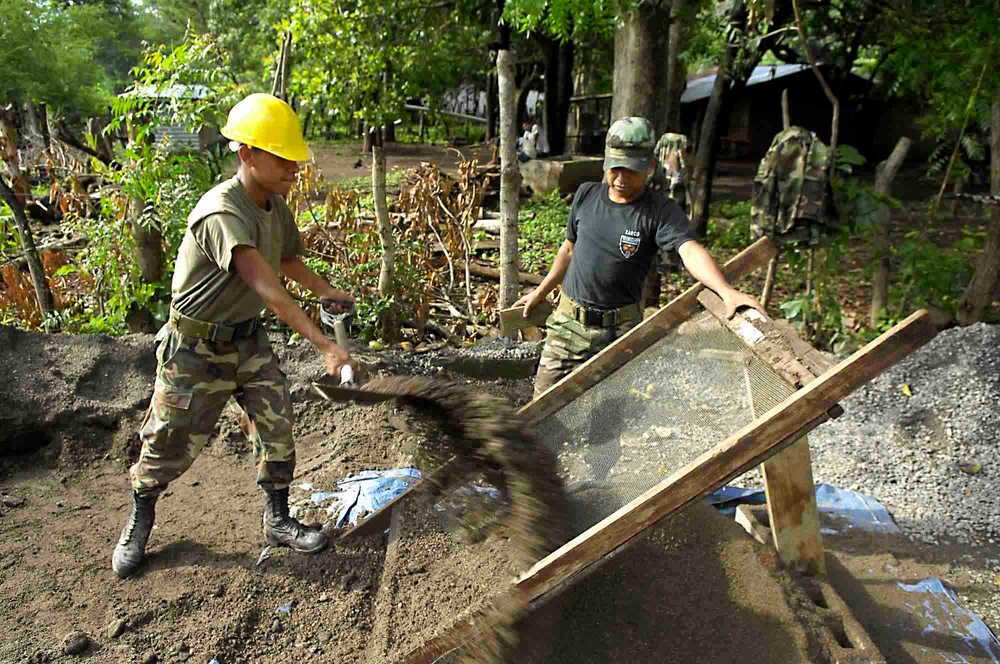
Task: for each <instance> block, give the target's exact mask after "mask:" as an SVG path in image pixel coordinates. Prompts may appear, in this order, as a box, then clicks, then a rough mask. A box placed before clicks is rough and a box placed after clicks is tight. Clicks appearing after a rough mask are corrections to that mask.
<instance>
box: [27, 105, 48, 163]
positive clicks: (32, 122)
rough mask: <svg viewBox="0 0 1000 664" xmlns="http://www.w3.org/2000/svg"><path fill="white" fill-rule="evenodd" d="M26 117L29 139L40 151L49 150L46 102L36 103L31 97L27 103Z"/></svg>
mask: <svg viewBox="0 0 1000 664" xmlns="http://www.w3.org/2000/svg"><path fill="white" fill-rule="evenodd" d="M25 118H26V119H27V125H28V131H27V134H28V140H29V141H31V142H32V143H33V144H34V145H35V148H36V149H37V150H38V151H39V152H48V151H49V140H50V138H49V116H48V111H47V109H46V107H45V104H36V103H34V102H33V101H31V100H30V99H29V100H28V101H27V102H26V104H25Z"/></svg>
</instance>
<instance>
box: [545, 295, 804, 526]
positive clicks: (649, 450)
mask: <svg viewBox="0 0 1000 664" xmlns="http://www.w3.org/2000/svg"><path fill="white" fill-rule="evenodd" d="M793 391H794V390H793V389H792V388H791V387H789V386H788V384H787V383H785V382H784V381H783V380H781V378H779V377H778V375H777V374H776V373H775V372H774V371H773V370H772V369H771V368H770V367H769V366H767V365H765V364H764V363H762V362H761V361H760V360H758V359H757V358H756V356H754V355H753V353H751V352H750V351H749V350H748V349H747V347H746V345H745V344H744V343H743V342H741V341H740V340H739V339H738V338H737V337H736V336H735V335H734V334H733V333H732V332H730V331H729V330H727V329H726V328H725V327H723V326H722V325H721V324H719V322H718V321H717V320H716V319H715V318H714V317H713V316H712V315H711V314H709V313H708V312H703V313H702V314H700V315H698V316H695V317H694V318H692V319H691V320H689V321H687V322H685V323H684V324H682V325H681V326H679V327H678V328H676V329H674V330H673V331H671V332H670V334H668V336H667V337H665V338H664V339H661V340H660V341H658V342H657V343H656V344H654V345H653V346H651V347H650V348H648V349H646V350H645V351H644V352H642V353H641V354H639V355H638V356H636V357H635V358H634V359H632V360H631V361H629V362H628V363H627V364H626V365H625V366H623V367H622V368H620V369H619V370H618V371H616V372H615V373H614V374H612V375H611V376H609V377H608V378H606V379H604V380H603V381H601V382H600V383H598V384H597V385H595V386H594V387H592V388H590V390H588V391H587V392H585V393H584V394H582V395H580V397H578V398H577V399H576V400H574V401H572V402H570V403H569V404H567V405H566V406H564V407H563V408H562V409H561V410H559V411H558V412H556V413H555V414H553V415H550V416H549V417H547V418H545V419H544V420H543V421H542V422H540V423H539V424H538V425H537V426H536V430H537V432H538V435H539V437H540V438H541V440H542V441H543V442H544V443H545V444H546V445H547V446H549V447H550V448H551V449H552V450H553V451H555V452H556V453H557V455H558V458H559V466H560V472H561V473H562V474H563V478H564V480H565V481H566V486H567V490H568V493H569V499H570V519H571V525H572V533H571V535H572V536H576V535H578V534H580V533H581V532H583V531H584V530H586V529H587V528H590V527H591V526H593V525H594V524H596V523H597V522H598V521H600V520H601V519H604V518H605V517H607V516H609V515H610V514H612V513H613V512H615V511H616V510H618V509H619V508H621V507H622V506H624V505H626V504H627V503H629V502H631V501H632V500H633V499H635V498H637V497H638V496H639V495H641V494H642V493H644V492H645V491H646V490H648V489H649V488H650V487H652V486H653V485H655V484H656V483H658V482H660V481H661V480H663V479H664V478H665V477H667V476H668V475H670V474H671V473H673V472H674V471H676V470H677V469H679V468H681V467H682V466H683V465H684V464H686V463H688V462H689V461H692V460H693V459H695V458H696V457H698V456H699V455H701V454H702V453H703V452H705V451H706V450H708V449H710V448H712V447H714V446H716V445H717V444H719V443H720V442H722V441H723V440H725V439H726V438H727V437H728V436H730V435H731V434H733V433H735V432H736V431H737V430H739V429H740V428H742V427H743V426H745V425H746V424H748V423H749V422H750V421H751V420H753V419H754V415H755V413H756V416H758V417H759V416H761V415H763V414H764V413H766V412H767V411H768V410H770V409H771V408H773V407H774V406H776V405H778V404H779V403H781V402H782V401H784V399H785V398H786V397H787V396H789V395H790V394H791V393H792V392H793Z"/></svg>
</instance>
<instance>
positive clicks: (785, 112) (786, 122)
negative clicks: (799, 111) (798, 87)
mask: <svg viewBox="0 0 1000 664" xmlns="http://www.w3.org/2000/svg"><path fill="white" fill-rule="evenodd" d="M791 126H792V111H791V109H790V108H789V107H788V88H785V89H784V90H782V91H781V128H782V129H789V128H790V127H791Z"/></svg>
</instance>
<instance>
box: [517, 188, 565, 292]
mask: <svg viewBox="0 0 1000 664" xmlns="http://www.w3.org/2000/svg"><path fill="white" fill-rule="evenodd" d="M532 212H533V213H534V216H531V214H530V213H532ZM568 218H569V205H567V204H566V203H564V202H563V200H562V196H561V195H560V194H559V192H558V191H553V192H551V193H549V194H547V195H545V196H536V197H535V198H533V199H532V200H531V201H530V202H529V203H528V204H527V205H525V206H523V207H522V208H521V218H520V220H519V223H518V227H519V231H520V232H519V235H518V239H517V249H518V255H519V256H520V259H521V268H522V269H523V270H526V271H528V272H534V273H535V274H545V272H547V271H548V269H549V268H550V267H551V266H552V261H554V260H555V257H556V252H557V251H559V247H560V246H561V245H562V243H563V241H564V240H565V239H566V220H567V219H568Z"/></svg>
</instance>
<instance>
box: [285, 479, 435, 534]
mask: <svg viewBox="0 0 1000 664" xmlns="http://www.w3.org/2000/svg"><path fill="white" fill-rule="evenodd" d="M419 479H420V471H419V470H417V469H416V468H396V469H393V470H365V471H362V472H360V473H358V474H357V475H351V476H350V477H347V478H345V479H342V480H340V481H339V482H337V490H336V491H317V492H315V493H313V494H312V495H311V496H310V500H312V502H314V503H316V504H317V505H322V504H323V503H326V502H328V501H331V500H332V501H334V502H333V503H332V504H331V505H330V506H329V507H328V508H327V511H328V512H330V513H331V514H332V513H334V512H336V514H337V520H336V522H335V524H334V525H335V527H337V528H340V527H341V526H342V525H343V524H344V523H347V522H349V523H351V524H354V525H357V523H358V519H359V518H361V515H362V514H365V515H367V514H371V513H373V512H377V511H378V510H379V509H381V508H382V507H383V506H384V505H386V504H387V503H389V502H392V501H393V500H395V499H396V498H397V497H399V496H400V495H402V494H403V493H406V491H407V490H408V489H409V488H410V487H412V486H413V485H414V484H416V482H417V481H418V480H419ZM307 486H310V488H311V485H307ZM303 488H305V487H303Z"/></svg>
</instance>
